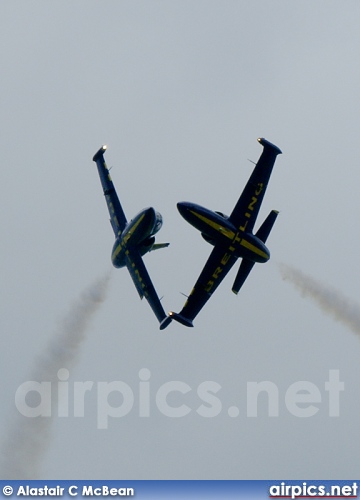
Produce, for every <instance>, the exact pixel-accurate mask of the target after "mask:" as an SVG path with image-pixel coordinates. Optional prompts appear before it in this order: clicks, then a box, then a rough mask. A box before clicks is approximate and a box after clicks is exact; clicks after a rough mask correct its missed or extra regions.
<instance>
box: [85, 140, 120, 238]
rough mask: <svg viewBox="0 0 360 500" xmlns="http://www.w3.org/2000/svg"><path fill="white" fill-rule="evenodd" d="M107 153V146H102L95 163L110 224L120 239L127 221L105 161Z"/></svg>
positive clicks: (94, 159) (95, 156) (94, 158)
mask: <svg viewBox="0 0 360 500" xmlns="http://www.w3.org/2000/svg"><path fill="white" fill-rule="evenodd" d="M105 151H106V146H102V147H101V148H100V149H99V151H98V152H97V153H96V154H95V155H94V157H93V161H94V162H96V166H97V168H98V172H99V176H100V181H101V185H102V187H103V190H104V196H105V200H106V204H107V207H108V210H109V214H110V223H111V226H112V228H113V230H114V233H115V236H116V237H118V236H119V235H120V234H121V233H122V232H123V230H124V228H125V226H126V224H127V220H126V217H125V214H124V211H123V209H122V206H121V204H120V201H119V198H118V195H117V194H116V191H115V187H114V184H113V182H112V180H111V176H110V173H109V169H108V167H107V165H106V163H105V160H104V153H105Z"/></svg>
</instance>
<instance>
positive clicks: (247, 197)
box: [229, 139, 281, 232]
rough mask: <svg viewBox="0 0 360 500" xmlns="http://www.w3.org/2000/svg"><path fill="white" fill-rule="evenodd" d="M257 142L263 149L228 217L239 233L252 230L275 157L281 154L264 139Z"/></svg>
mask: <svg viewBox="0 0 360 500" xmlns="http://www.w3.org/2000/svg"><path fill="white" fill-rule="evenodd" d="M258 141H259V143H260V144H261V145H262V146H263V147H264V149H263V152H262V154H261V156H260V158H259V161H258V162H257V164H256V166H255V168H254V170H253V172H252V174H251V176H250V179H249V180H248V182H247V184H246V186H245V188H244V190H243V192H242V193H241V196H240V198H239V200H238V202H237V203H236V205H235V208H234V210H233V211H232V213H231V215H230V217H229V221H230V222H232V224H234V226H235V227H236V228H238V229H239V230H240V231H247V232H251V231H252V230H253V228H254V224H255V221H256V218H257V216H258V213H259V210H260V206H261V203H262V201H263V198H264V194H265V191H266V187H267V185H268V182H269V179H270V175H271V172H272V169H273V166H274V163H275V160H276V156H277V155H278V154H281V151H280V149H279V148H278V147H277V146H275V145H274V144H271V142H269V141H267V140H266V139H258Z"/></svg>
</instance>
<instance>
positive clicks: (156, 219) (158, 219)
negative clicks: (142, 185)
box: [152, 211, 163, 234]
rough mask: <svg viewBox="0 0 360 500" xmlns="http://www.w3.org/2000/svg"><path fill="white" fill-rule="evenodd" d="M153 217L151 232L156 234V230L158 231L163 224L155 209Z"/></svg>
mask: <svg viewBox="0 0 360 500" xmlns="http://www.w3.org/2000/svg"><path fill="white" fill-rule="evenodd" d="M155 217H156V218H155V224H154V229H153V232H152V234H156V233H157V232H158V231H160V229H161V226H162V225H163V218H162V215H161V214H160V213H159V212H157V211H155Z"/></svg>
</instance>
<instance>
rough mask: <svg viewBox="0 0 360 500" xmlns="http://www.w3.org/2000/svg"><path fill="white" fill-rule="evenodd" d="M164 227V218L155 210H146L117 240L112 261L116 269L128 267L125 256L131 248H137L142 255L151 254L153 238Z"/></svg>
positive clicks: (132, 221)
mask: <svg viewBox="0 0 360 500" xmlns="http://www.w3.org/2000/svg"><path fill="white" fill-rule="evenodd" d="M161 226H162V217H161V215H160V214H159V212H157V211H156V210H155V209H154V208H152V207H149V208H144V209H143V210H141V212H139V213H138V214H137V215H136V216H135V217H134V218H133V219H132V220H131V221H130V222H129V223H128V224H127V225H126V227H125V228H124V230H123V232H122V233H121V234H120V235H119V236H118V237H117V238H116V240H115V243H114V246H113V249H112V253H111V261H112V263H113V265H114V267H117V268H120V267H124V266H125V265H126V262H125V256H126V252H127V251H128V249H129V248H135V247H137V248H138V249H139V252H140V255H144V254H146V253H147V252H149V251H150V250H151V248H152V246H153V245H154V242H155V238H154V237H153V236H154V234H156V233H157V232H158V231H159V229H160V228H161Z"/></svg>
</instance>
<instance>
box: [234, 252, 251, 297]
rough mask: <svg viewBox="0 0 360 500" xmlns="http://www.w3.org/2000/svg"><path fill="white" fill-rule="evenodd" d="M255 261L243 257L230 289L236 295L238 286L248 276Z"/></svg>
mask: <svg viewBox="0 0 360 500" xmlns="http://www.w3.org/2000/svg"><path fill="white" fill-rule="evenodd" d="M254 264H255V262H253V261H251V260H247V259H243V260H242V262H241V264H240V268H239V271H238V273H237V275H236V278H235V281H234V284H233V287H232V291H233V292H234V293H235V294H236V295H237V294H238V293H239V290H240V288H241V287H242V286H243V284H244V283H245V280H246V278H247V277H248V276H249V274H250V271H251V269H252V268H253V267H254Z"/></svg>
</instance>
